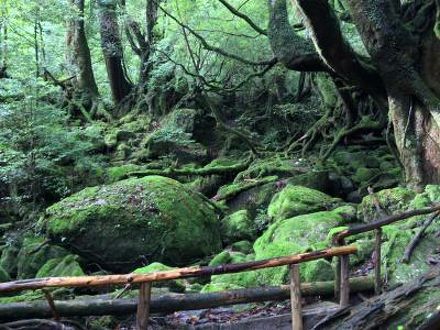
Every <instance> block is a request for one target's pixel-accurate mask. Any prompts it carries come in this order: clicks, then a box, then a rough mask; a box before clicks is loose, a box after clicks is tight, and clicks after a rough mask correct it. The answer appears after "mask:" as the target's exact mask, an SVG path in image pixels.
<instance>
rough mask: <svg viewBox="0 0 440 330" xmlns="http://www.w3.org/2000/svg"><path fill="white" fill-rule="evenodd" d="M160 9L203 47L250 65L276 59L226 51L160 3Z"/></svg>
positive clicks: (268, 62)
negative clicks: (263, 58) (258, 57)
mask: <svg viewBox="0 0 440 330" xmlns="http://www.w3.org/2000/svg"><path fill="white" fill-rule="evenodd" d="M159 8H160V10H162V11H163V12H164V14H165V15H167V16H169V17H170V18H171V19H172V20H173V21H175V22H176V23H177V24H178V25H179V26H181V27H183V28H185V29H187V30H188V32H190V33H191V34H192V35H193V36H194V37H196V38H197V39H198V40H199V41H200V43H201V44H202V45H203V47H204V48H205V49H207V50H210V51H213V52H216V53H218V54H220V55H223V56H225V57H229V58H231V59H233V60H236V61H239V62H241V63H244V64H248V65H270V64H272V63H273V61H274V59H270V60H266V61H251V60H248V59H245V58H243V57H241V56H238V55H235V54H232V53H229V52H226V51H224V50H223V49H221V48H219V47H215V46H213V45H211V44H209V43H208V42H207V41H206V39H205V38H203V37H202V36H201V35H200V34H199V33H197V32H196V31H195V30H193V29H192V28H191V27H189V26H188V25H186V24H184V23H182V22H181V21H179V20H178V19H177V18H176V17H175V16H174V15H172V14H171V13H170V12H169V11H167V10H166V9H164V8H163V7H162V6H160V5H159Z"/></svg>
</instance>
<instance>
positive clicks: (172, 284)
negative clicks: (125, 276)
mask: <svg viewBox="0 0 440 330" xmlns="http://www.w3.org/2000/svg"><path fill="white" fill-rule="evenodd" d="M173 269H175V268H174V267H170V266H167V265H164V264H162V263H160V262H153V263H151V264H149V265H147V266H144V267H140V268H137V269H135V270H134V271H133V273H134V274H151V273H156V272H164V271H168V270H173ZM153 286H155V287H168V288H169V289H170V290H171V291H174V292H184V291H185V281H184V280H180V279H177V280H172V281H166V282H154V283H153Z"/></svg>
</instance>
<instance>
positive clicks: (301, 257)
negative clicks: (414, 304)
mask: <svg viewBox="0 0 440 330" xmlns="http://www.w3.org/2000/svg"><path fill="white" fill-rule="evenodd" d="M356 251H357V248H356V246H354V245H350V246H338V247H333V248H329V249H325V250H320V251H313V252H307V253H301V254H296V255H292V256H285V257H278V258H272V259H265V260H258V261H251V262H245V263H237V264H228V265H220V266H216V267H187V268H179V269H173V270H169V271H162V272H155V273H151V274H126V275H101V276H77V277H48V278H40V279H29V280H18V281H13V282H5V283H0V293H6V292H16V291H21V290H34V289H43V288H49V287H93V286H103V285H115V284H133V283H140V289H139V297H138V305H137V312H136V328H137V329H139V330H146V329H147V326H148V319H149V314H150V300H151V286H152V283H154V282H158V281H167V280H174V279H181V278H188V277H198V276H211V275H219V274H229V273H239V272H244V271H252V270H258V269H264V268H270V267H279V266H286V265H287V266H289V267H290V297H291V303H292V327H293V329H296V330H300V329H302V309H301V290H300V285H301V283H300V277H299V266H298V264H300V263H303V262H308V261H312V260H317V259H322V258H332V257H340V258H341V257H344V256H347V255H349V254H353V253H356ZM347 285H349V283H348V282H347ZM344 292H347V293H348V292H349V288H344ZM49 301H50V299H49Z"/></svg>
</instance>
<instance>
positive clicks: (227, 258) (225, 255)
mask: <svg viewBox="0 0 440 330" xmlns="http://www.w3.org/2000/svg"><path fill="white" fill-rule="evenodd" d="M231 261H232V257H231V254H230V253H229V251H222V252H220V253H219V254H217V255H216V256H215V257H214V258H213V259H212V260H211V261H210V262H209V266H211V267H215V266H219V265H226V264H229V263H230V262H231Z"/></svg>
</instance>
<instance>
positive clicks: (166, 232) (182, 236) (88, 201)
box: [40, 176, 221, 271]
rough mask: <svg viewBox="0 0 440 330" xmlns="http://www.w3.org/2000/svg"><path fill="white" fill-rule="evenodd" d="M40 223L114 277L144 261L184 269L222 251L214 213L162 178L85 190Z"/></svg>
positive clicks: (57, 206) (200, 199) (199, 197)
mask: <svg viewBox="0 0 440 330" xmlns="http://www.w3.org/2000/svg"><path fill="white" fill-rule="evenodd" d="M40 222H41V224H42V225H43V226H44V227H45V231H46V233H47V235H48V236H49V237H50V238H51V239H53V240H54V241H56V242H58V243H59V244H63V245H65V246H66V247H70V246H74V247H75V249H78V250H80V251H88V253H84V255H82V256H83V257H86V258H87V257H88V258H90V255H97V256H99V257H100V258H99V259H94V260H92V261H94V262H97V263H99V264H101V265H103V266H104V267H107V268H109V269H111V270H115V271H130V270H131V269H132V267H133V265H134V264H135V261H136V260H137V259H138V258H139V256H143V255H148V257H149V259H150V260H154V261H162V262H166V263H170V264H182V263H187V262H191V261H193V260H195V259H196V258H199V257H203V256H206V255H211V254H212V253H215V252H217V251H218V250H220V248H221V240H220V235H219V224H218V220H217V215H216V210H215V208H214V207H213V206H212V205H211V204H210V203H209V202H207V201H206V199H205V198H204V197H203V196H202V195H199V194H197V193H195V192H193V191H191V190H189V189H188V188H186V187H184V186H183V185H182V184H180V183H179V182H177V181H175V180H173V179H169V178H165V177H160V176H148V177H144V178H141V179H127V180H123V181H118V182H116V183H113V184H111V185H105V186H99V187H93V188H86V189H84V190H82V191H80V192H79V193H77V194H74V195H72V196H70V197H68V198H66V199H64V200H62V201H61V202H59V203H57V204H55V205H53V206H51V207H50V208H48V209H47V210H46V214H45V217H44V219H42V220H41V221H40ZM80 255H81V254H80ZM117 263H123V264H124V265H126V266H123V267H120V268H119V267H115V266H114V265H115V264H117Z"/></svg>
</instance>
